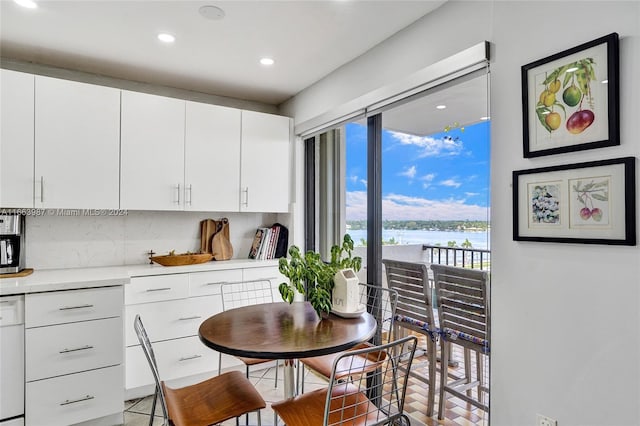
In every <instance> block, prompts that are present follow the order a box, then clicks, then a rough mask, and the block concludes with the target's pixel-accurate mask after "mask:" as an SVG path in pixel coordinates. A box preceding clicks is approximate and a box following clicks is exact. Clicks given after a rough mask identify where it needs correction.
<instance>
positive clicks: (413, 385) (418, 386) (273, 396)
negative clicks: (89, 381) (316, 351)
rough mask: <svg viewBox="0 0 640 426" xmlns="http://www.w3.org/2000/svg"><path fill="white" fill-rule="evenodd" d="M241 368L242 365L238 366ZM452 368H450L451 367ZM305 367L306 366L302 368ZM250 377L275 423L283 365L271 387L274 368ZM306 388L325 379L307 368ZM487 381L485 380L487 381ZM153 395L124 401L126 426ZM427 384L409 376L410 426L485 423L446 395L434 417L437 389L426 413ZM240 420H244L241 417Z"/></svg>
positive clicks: (140, 422) (138, 425)
mask: <svg viewBox="0 0 640 426" xmlns="http://www.w3.org/2000/svg"><path fill="white" fill-rule="evenodd" d="M420 358H421V356H420V355H419V354H418V353H416V359H415V361H414V364H415V365H416V366H417V365H419V364H420ZM454 358H456V359H459V360H462V354H461V351H457V350H454ZM487 367H488V366H485V377H486V378H487V379H488V373H487V372H488V368H487ZM462 368H463V367H462V363H460V365H459V366H458V368H457V369H458V370H460V369H462ZM238 369H239V370H240V371H243V372H244V367H238ZM454 370H455V369H450V371H452V372H453V371H454ZM305 371H306V370H305ZM249 376H250V380H251V382H252V383H253V384H254V385H255V387H256V389H258V391H259V392H260V394H261V395H262V397H263V398H264V400H265V401H266V402H267V408H265V409H263V410H262V413H261V417H262V424H263V425H264V426H273V425H274V416H273V410H271V407H270V406H271V403H272V402H276V401H279V400H281V399H282V394H283V389H284V383H283V380H282V377H283V376H284V375H283V374H282V366H281V367H280V372H279V374H278V379H279V380H278V387H277V388H274V379H275V368H273V367H272V368H267V369H262V370H260V369H257V368H256V367H254V368H253V369H251V371H250V374H249ZM305 376H306V377H305V391H310V390H313V389H317V388H320V387H324V386H326V384H327V382H326V380H324V379H323V378H320V377H318V376H316V375H315V374H314V373H312V372H310V371H306V375H305ZM486 382H487V383H488V381H486ZM152 399H153V397H151V396H149V397H146V398H141V399H135V400H131V401H126V402H125V413H124V424H125V425H126V426H147V425H148V424H149V413H150V411H151V402H152ZM426 400H427V396H426V385H425V384H424V383H422V382H420V381H418V380H415V379H413V378H411V379H410V381H409V385H408V387H407V396H406V400H405V413H406V414H408V415H409V417H410V419H411V425H412V426H432V425H433V426H435V425H462V426H486V425H488V424H489V420H488V415H487V414H486V413H485V412H484V411H482V410H480V409H478V408H475V407H473V406H471V405H470V404H467V403H466V402H464V401H462V400H460V399H458V398H455V397H451V396H450V397H449V398H448V399H447V401H446V404H445V407H446V409H445V419H444V420H438V419H437V407H438V405H437V404H438V394H437V393H436V404H435V407H434V414H433V416H432V417H427V416H426V414H425V413H426ZM235 424H236V423H235V419H231V420H228V421H226V422H224V423H223V425H224V426H232V425H235ZM240 424H244V418H242V419H241V421H240ZM249 424H251V425H256V424H257V421H256V415H255V414H250V415H249ZM153 425H154V426H155V425H158V426H160V425H162V409H161V408H160V407H159V406H156V416H155V417H154V422H153Z"/></svg>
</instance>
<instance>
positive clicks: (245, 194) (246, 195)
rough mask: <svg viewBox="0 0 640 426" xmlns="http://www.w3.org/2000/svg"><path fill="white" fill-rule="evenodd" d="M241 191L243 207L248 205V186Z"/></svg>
mask: <svg viewBox="0 0 640 426" xmlns="http://www.w3.org/2000/svg"><path fill="white" fill-rule="evenodd" d="M242 192H244V202H243V203H242V205H244V206H245V207H249V187H248V186H247V187H246V188H244V189H243V190H242Z"/></svg>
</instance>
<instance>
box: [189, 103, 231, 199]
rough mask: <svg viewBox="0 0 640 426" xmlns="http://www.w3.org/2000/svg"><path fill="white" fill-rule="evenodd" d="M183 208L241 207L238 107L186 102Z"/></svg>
mask: <svg viewBox="0 0 640 426" xmlns="http://www.w3.org/2000/svg"><path fill="white" fill-rule="evenodd" d="M184 176H185V177H184V183H185V194H184V198H185V209H186V210H195V211H217V212H223V211H224V212H237V211H239V208H240V192H239V188H240V110H238V109H233V108H226V107H220V106H215V105H208V104H201V103H196V102H187V104H186V127H185V172H184Z"/></svg>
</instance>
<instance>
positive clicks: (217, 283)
mask: <svg viewBox="0 0 640 426" xmlns="http://www.w3.org/2000/svg"><path fill="white" fill-rule="evenodd" d="M223 284H229V282H228V281H218V282H215V283H206V284H205V285H223Z"/></svg>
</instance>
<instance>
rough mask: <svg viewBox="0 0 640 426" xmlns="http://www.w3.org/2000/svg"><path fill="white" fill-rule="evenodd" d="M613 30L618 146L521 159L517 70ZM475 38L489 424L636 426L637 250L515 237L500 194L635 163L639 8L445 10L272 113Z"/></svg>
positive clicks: (404, 71)
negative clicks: (518, 177)
mask: <svg viewBox="0 0 640 426" xmlns="http://www.w3.org/2000/svg"><path fill="white" fill-rule="evenodd" d="M614 31H615V32H618V33H619V35H620V51H621V52H620V56H621V60H620V63H621V73H620V74H621V76H620V77H621V84H620V87H621V97H620V108H621V114H620V117H621V129H620V134H621V141H622V144H621V146H617V147H609V148H602V149H597V150H589V151H583V152H578V153H569V154H562V155H555V156H548V157H541V158H538V159H531V160H525V159H523V158H522V117H521V96H520V67H521V66H522V65H523V64H526V63H529V62H531V61H533V60H536V59H540V58H543V57H546V56H548V55H551V54H553V53H556V52H559V51H561V50H564V49H567V48H569V47H572V46H575V45H577V44H581V43H583V42H586V41H589V40H592V39H595V38H597V37H600V36H603V35H605V34H608V33H610V32H614ZM483 40H488V41H490V42H491V43H492V49H493V52H492V61H491V116H492V133H491V144H492V149H491V152H492V153H491V163H492V174H491V179H492V199H491V204H492V205H491V211H492V233H491V241H492V265H491V266H492V271H491V279H492V299H491V304H492V305H491V306H492V355H491V356H492V360H491V362H492V371H491V392H492V393H491V407H492V409H491V424H492V425H504V426H519V425H523V426H526V425H535V421H536V413H542V414H545V415H547V416H550V417H552V418H555V419H557V420H558V424H559V425H560V426H568V425H599V426H602V425H629V426H631V425H640V246H635V247H616V246H606V245H579V244H552V243H532V242H514V241H512V235H511V226H512V211H511V198H512V197H511V186H510V185H511V172H512V171H513V170H516V169H524V168H534V167H543V166H548V165H557V164H567V163H574V162H582V161H591V160H598V159H604V158H616V157H623V156H635V157H637V158H640V82H639V76H640V2H637V1H627V2H614V1H605V2H593V1H564V2H561V1H554V2H540V1H537V2H524V1H513V2H509V1H495V2H458V1H449V2H447V3H446V4H445V5H444V6H442V7H441V8H440V9H438V10H437V11H436V12H435V13H433V14H431V15H429V16H427V17H425V18H423V19H422V20H420V21H418V22H417V23H416V24H414V25H413V26H411V27H409V28H408V29H406V30H404V31H402V32H400V33H398V34H396V35H395V36H394V37H392V38H391V39H389V40H387V41H385V42H383V43H382V44H380V45H378V46H377V47H375V48H374V49H373V50H372V51H370V52H368V53H367V54H365V55H363V56H361V57H360V58H357V59H356V60H355V61H354V62H352V63H350V64H348V65H346V66H344V67H342V68H340V69H338V70H336V71H335V72H334V73H332V74H331V75H330V76H328V77H327V78H326V79H324V80H322V81H320V82H318V83H317V84H315V85H314V86H312V87H310V88H309V89H307V90H305V91H303V92H301V93H300V94H299V95H297V96H296V98H294V99H292V100H290V101H288V102H287V103H286V104H284V105H283V106H282V111H283V112H285V113H287V114H288V115H292V116H293V117H295V119H296V122H298V123H299V122H303V121H306V120H308V119H310V118H313V117H315V116H317V115H320V114H322V113H324V112H325V111H327V110H330V109H332V108H334V107H336V106H338V105H340V104H342V103H344V102H346V101H348V100H350V99H352V98H355V97H357V96H360V95H362V94H364V93H366V92H367V91H370V90H373V89H376V88H378V87H379V86H382V85H384V84H387V83H389V82H392V81H394V79H400V78H402V77H405V76H406V75H408V74H410V73H412V72H414V71H416V70H418V69H419V68H421V67H424V66H427V65H429V64H431V63H433V62H435V61H437V60H439V59H442V58H444V57H446V56H447V55H452V54H455V53H457V52H459V51H461V50H463V49H464V48H466V47H469V46H471V45H474V44H475V43H478V42H480V41H483ZM636 167H638V164H636ZM300 171H301V170H299V171H298V172H299V173H300ZM638 175H640V173H638ZM636 186H637V188H638V189H637V191H636V198H637V200H638V199H640V185H639V184H638V183H636ZM636 203H638V201H636ZM636 205H637V204H636ZM639 211H640V210H639ZM300 214H301V211H300V209H299V208H298V209H297V210H296V215H297V216H298V217H299V215H300ZM636 223H637V224H638V229H640V216H639V217H638V218H636Z"/></svg>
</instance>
